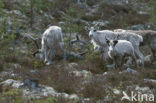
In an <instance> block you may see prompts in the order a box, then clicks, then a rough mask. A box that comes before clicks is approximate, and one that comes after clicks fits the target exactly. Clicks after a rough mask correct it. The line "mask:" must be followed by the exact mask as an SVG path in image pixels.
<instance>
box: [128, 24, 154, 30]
mask: <svg viewBox="0 0 156 103" xmlns="http://www.w3.org/2000/svg"><path fill="white" fill-rule="evenodd" d="M127 29H129V30H149V29H152V27H151V26H150V25H147V24H138V25H134V26H131V27H128V28H127Z"/></svg>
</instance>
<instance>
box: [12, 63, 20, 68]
mask: <svg viewBox="0 0 156 103" xmlns="http://www.w3.org/2000/svg"><path fill="white" fill-rule="evenodd" d="M13 67H14V68H22V66H21V65H20V64H13Z"/></svg>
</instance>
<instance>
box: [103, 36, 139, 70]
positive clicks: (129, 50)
mask: <svg viewBox="0 0 156 103" xmlns="http://www.w3.org/2000/svg"><path fill="white" fill-rule="evenodd" d="M105 39H106V42H107V45H108V55H109V57H110V58H111V59H112V60H113V64H114V65H115V68H117V67H118V66H122V65H123V63H124V60H125V58H126V57H129V56H130V57H131V58H132V59H133V60H134V61H135V64H136V65H137V58H136V56H135V53H134V47H133V45H132V43H131V42H129V41H127V40H118V36H117V37H116V39H115V40H108V39H107V38H106V37H105ZM137 66H138V65H137Z"/></svg>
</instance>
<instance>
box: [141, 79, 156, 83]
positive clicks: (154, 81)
mask: <svg viewBox="0 0 156 103" xmlns="http://www.w3.org/2000/svg"><path fill="white" fill-rule="evenodd" d="M144 81H145V82H152V83H156V80H154V79H144Z"/></svg>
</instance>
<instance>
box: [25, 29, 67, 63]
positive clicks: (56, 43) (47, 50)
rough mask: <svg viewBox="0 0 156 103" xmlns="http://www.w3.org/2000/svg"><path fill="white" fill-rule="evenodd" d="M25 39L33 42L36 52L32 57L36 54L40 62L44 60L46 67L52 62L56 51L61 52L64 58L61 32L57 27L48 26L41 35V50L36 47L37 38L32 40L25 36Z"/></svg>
mask: <svg viewBox="0 0 156 103" xmlns="http://www.w3.org/2000/svg"><path fill="white" fill-rule="evenodd" d="M25 36H26V37H28V38H30V39H31V40H33V41H34V42H35V45H36V47H37V49H38V50H37V51H36V52H34V53H33V55H34V56H36V55H37V54H38V56H39V57H40V59H41V60H44V63H46V65H50V64H51V63H52V61H53V57H54V53H55V52H56V49H58V50H61V51H62V52H63V55H64V58H65V57H66V53H65V49H64V40H63V34H62V30H61V28H60V27H58V26H50V27H49V28H48V29H47V30H45V32H44V33H43V35H42V40H41V49H40V48H39V46H38V43H37V38H33V37H32V36H31V35H29V34H25Z"/></svg>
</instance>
